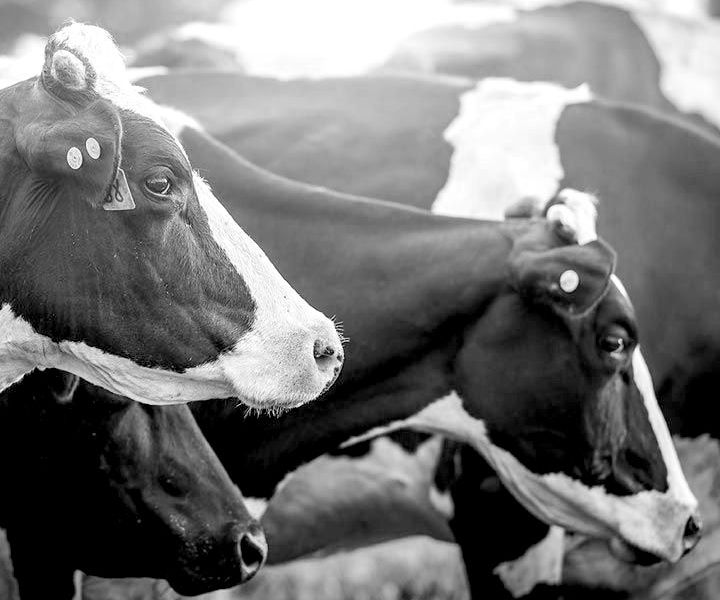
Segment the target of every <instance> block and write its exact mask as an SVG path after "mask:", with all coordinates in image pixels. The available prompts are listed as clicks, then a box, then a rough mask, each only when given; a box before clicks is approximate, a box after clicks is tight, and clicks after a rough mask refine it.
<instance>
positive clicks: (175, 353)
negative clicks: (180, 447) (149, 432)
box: [0, 23, 343, 410]
mask: <svg viewBox="0 0 720 600" xmlns="http://www.w3.org/2000/svg"><path fill="white" fill-rule="evenodd" d="M0 132H1V135H0V140H1V141H0V184H1V186H2V190H3V192H2V195H0V390H4V389H6V388H8V386H10V385H12V384H13V383H16V382H17V381H19V380H20V379H21V378H22V377H23V376H24V375H26V374H27V373H29V372H30V371H32V370H33V369H36V368H39V369H45V368H59V369H61V370H65V371H68V372H71V373H73V374H75V375H78V376H80V377H82V378H84V379H86V380H87V381H89V382H91V383H94V384H96V385H100V386H102V387H104V388H106V389H108V390H109V391H111V392H113V393H119V394H122V395H123V396H126V397H130V398H132V399H134V400H138V401H141V402H150V403H156V404H166V403H178V402H188V401H190V400H202V399H208V398H214V397H239V398H240V399H241V401H242V402H244V403H246V404H247V405H249V406H253V407H255V408H258V409H275V410H281V409H285V408H290V407H293V406H295V405H298V404H302V403H304V402H307V401H309V400H312V399H314V398H315V397H317V396H318V395H320V394H321V393H322V392H323V391H325V390H326V389H327V388H328V387H329V386H330V385H331V383H332V381H333V380H334V379H335V377H336V376H337V373H338V371H339V369H340V366H341V364H342V360H343V353H342V347H341V340H340V338H339V336H338V334H337V333H336V330H335V327H334V324H333V323H332V322H331V321H330V320H329V319H328V318H326V317H325V316H323V315H321V314H320V313H319V312H318V311H316V310H315V309H313V308H311V307H310V306H308V305H307V303H305V301H304V300H302V299H301V298H300V297H299V296H298V294H297V293H296V292H295V291H294V290H293V289H292V288H291V287H290V286H289V285H288V284H287V282H286V281H285V280H284V279H283V278H282V277H281V276H280V275H279V274H278V273H277V271H276V270H275V268H274V267H273V266H272V264H271V263H270V262H269V260H268V259H267V257H266V256H265V255H264V254H263V253H262V251H261V250H260V249H259V248H258V247H257V246H256V245H255V243H254V242H253V241H252V240H250V238H249V237H248V236H247V235H246V234H245V233H244V232H243V231H242V230H241V229H240V227H239V226H238V225H237V224H236V223H235V222H233V221H232V220H231V219H230V218H229V217H228V215H227V213H226V212H225V211H224V210H223V209H222V207H221V205H220V204H219V202H218V201H217V199H216V198H215V197H214V196H213V194H212V192H211V191H210V189H209V187H208V186H207V184H205V183H204V182H203V181H202V180H201V179H200V178H199V177H198V176H197V175H196V174H194V173H193V171H192V168H191V165H190V162H189V161H188V159H187V155H186V154H185V152H184V151H183V149H182V146H181V145H180V144H179V143H178V141H177V140H176V138H174V137H173V135H172V134H171V133H170V131H169V130H168V128H167V126H166V125H164V124H163V123H162V121H161V120H160V119H159V118H158V113H157V110H156V109H155V107H154V106H153V104H152V103H151V102H150V101H149V100H147V99H146V98H143V97H142V96H141V95H140V94H139V93H138V91H137V90H136V89H135V88H134V87H133V86H132V85H131V84H130V82H129V81H128V79H127V74H126V72H125V67H124V64H123V62H122V57H121V55H120V53H119V51H118V49H117V47H116V46H115V44H114V42H113V41H112V40H111V38H110V36H109V34H107V32H105V31H104V30H102V29H100V28H97V27H93V26H88V25H82V24H79V23H73V24H69V25H67V26H65V27H63V28H61V29H60V30H58V31H57V32H56V33H55V34H53V35H52V36H51V37H50V39H49V41H48V43H47V46H46V50H45V63H44V65H43V69H42V74H41V75H40V76H38V77H34V78H31V79H29V80H26V81H22V82H19V83H17V84H15V85H13V86H11V87H9V88H5V89H3V90H0Z"/></svg>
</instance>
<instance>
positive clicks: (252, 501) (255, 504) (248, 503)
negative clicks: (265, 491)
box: [243, 496, 268, 521]
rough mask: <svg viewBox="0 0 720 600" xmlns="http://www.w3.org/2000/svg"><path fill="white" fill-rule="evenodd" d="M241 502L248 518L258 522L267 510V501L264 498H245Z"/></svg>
mask: <svg viewBox="0 0 720 600" xmlns="http://www.w3.org/2000/svg"><path fill="white" fill-rule="evenodd" d="M243 500H244V502H245V508H247V511H248V512H249V513H250V516H251V517H252V518H253V519H257V520H258V521H259V520H260V519H262V517H263V515H264V514H265V511H266V510H267V508H268V501H267V500H266V499H265V498H248V497H247V496H245V498H243Z"/></svg>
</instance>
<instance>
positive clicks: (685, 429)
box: [144, 74, 720, 589]
mask: <svg viewBox="0 0 720 600" xmlns="http://www.w3.org/2000/svg"><path fill="white" fill-rule="evenodd" d="M198 80H200V81H201V85H198ZM193 81H194V84H193V87H192V88H191V87H190V86H188V85H186V83H185V78H184V77H183V76H175V75H169V76H166V77H162V78H155V79H154V80H153V79H149V80H147V81H145V82H144V85H147V86H148V87H149V88H150V90H151V92H152V94H153V95H154V96H155V97H156V98H158V99H159V100H161V101H171V98H172V101H173V102H174V104H175V105H176V106H181V107H182V108H184V109H186V110H188V111H189V112H191V113H192V114H193V115H194V116H195V117H196V118H197V119H198V120H199V121H201V122H202V123H203V124H204V125H205V126H207V128H208V129H209V130H210V131H211V132H212V133H213V134H215V135H217V136H219V137H220V138H222V139H224V140H225V141H226V142H228V143H230V144H231V145H232V146H234V147H235V148H236V149H237V150H239V151H240V152H242V153H243V154H245V155H246V156H249V157H250V158H251V159H252V160H254V161H256V162H258V163H259V164H261V165H264V166H266V167H269V168H271V169H273V170H275V171H277V172H279V173H281V174H284V175H286V176H291V177H292V176H295V177H298V176H302V177H303V178H304V179H305V180H306V181H309V182H310V183H312V184H315V185H327V186H332V187H337V188H339V189H342V190H344V191H348V192H351V193H357V194H366V195H376V196H377V195H384V196H385V197H390V198H391V199H393V200H395V201H399V202H404V203H408V204H413V205H415V206H418V207H421V208H431V207H432V206H433V203H437V205H439V206H440V207H442V205H443V204H444V202H445V201H444V200H443V198H451V197H455V198H456V199H458V200H462V199H464V198H467V199H469V202H467V206H463V207H461V208H459V209H458V211H459V212H460V211H465V210H467V209H468V208H478V205H479V203H480V201H481V200H482V199H483V198H487V199H489V200H491V202H488V203H486V204H484V205H483V206H482V208H481V209H480V210H481V212H480V213H479V214H480V215H485V216H491V217H494V218H499V217H502V215H503V211H504V209H505V207H507V206H509V205H510V204H512V203H514V202H516V201H517V200H518V199H521V198H523V197H525V196H528V195H533V194H539V195H540V197H541V198H545V199H547V198H549V197H551V196H552V195H553V194H554V193H555V191H556V190H557V189H558V188H559V187H560V186H562V185H574V186H576V187H587V188H589V189H593V190H594V191H596V192H598V193H599V195H600V197H601V198H603V204H602V209H601V211H600V215H599V216H600V230H601V231H603V232H604V233H605V234H606V235H607V236H608V238H609V239H610V240H612V242H613V244H614V246H615V247H616V248H617V249H618V252H619V255H620V266H619V272H620V274H621V276H622V278H623V280H624V281H625V282H626V283H627V284H628V287H629V289H630V290H631V291H633V299H634V302H635V304H636V306H637V310H638V315H639V316H638V318H639V320H640V324H641V327H642V330H643V332H645V341H644V343H643V347H644V350H645V353H646V354H648V356H649V363H650V367H651V369H652V370H653V373H654V378H655V380H656V381H657V382H658V384H659V385H658V391H659V395H660V400H661V402H662V404H663V407H664V410H665V412H666V413H667V414H668V416H669V417H670V424H671V427H672V428H673V429H674V430H675V431H676V432H678V433H681V434H683V435H686V436H695V435H698V434H699V433H702V432H704V431H710V432H711V433H714V434H715V435H716V436H717V435H718V431H717V430H716V429H715V425H716V423H717V419H712V418H708V411H711V410H712V409H711V407H710V406H709V405H708V404H707V403H705V402H704V401H703V398H705V395H706V393H707V391H708V390H709V389H711V387H712V382H713V381H714V380H717V374H715V373H714V364H715V363H716V362H717V361H716V359H715V357H716V356H717V352H718V350H717V348H718V340H719V339H720V338H718V335H717V334H718V331H717V324H714V323H713V320H712V312H711V311H708V310H707V309H706V307H708V306H711V305H712V303H713V301H714V298H715V296H714V291H713V290H715V289H717V286H718V284H717V281H716V280H715V277H716V276H715V274H716V273H717V272H719V271H718V267H719V266H720V265H718V264H717V261H718V256H719V254H718V252H716V251H715V250H714V249H713V244H714V241H713V240H714V239H715V238H714V233H713V232H714V229H715V228H716V225H715V224H716V223H717V222H718V220H717V216H714V212H713V211H714V204H713V200H712V199H713V197H714V196H715V195H716V193H715V192H713V190H717V189H718V188H719V187H720V181H716V180H715V179H716V178H714V176H713V172H714V171H713V169H712V167H711V165H713V164H716V163H717V161H718V158H720V147H719V146H718V143H717V141H715V139H714V138H713V137H712V136H710V135H708V134H707V133H706V132H705V131H702V130H699V129H698V128H696V127H693V126H691V125H687V124H685V123H680V122H678V121H677V120H675V119H672V118H668V117H666V116H662V115H660V114H658V113H656V112H653V111H652V110H648V109H643V108H641V107H637V106H635V107H632V106H628V105H624V104H622V103H614V102H608V101H603V100H599V99H593V98H592V97H591V95H590V94H589V93H587V92H586V91H584V90H582V89H580V90H575V91H566V92H563V91H562V90H561V89H560V88H558V87H557V86H552V85H545V84H543V85H540V84H534V85H530V84H520V83H512V82H508V81H504V80H487V81H485V82H483V83H481V84H479V85H478V86H477V89H476V90H474V92H475V93H473V86H472V84H469V83H463V82H459V81H448V80H445V81H437V80H427V79H416V78H407V77H388V76H382V77H368V78H356V79H352V80H324V81H323V80H317V81H312V82H308V81H296V82H283V83H280V82H276V81H273V80H269V79H258V78H249V77H228V76H224V75H218V74H205V75H201V74H197V75H196V76H195V79H194V80H193ZM463 94H464V96H463ZM461 97H462V98H463V114H461V115H458V114H457V113H458V104H459V102H460V98H461ZM240 98H242V102H241V101H240V100H239V99H240ZM474 100H479V101H480V102H478V103H473V101H474ZM483 100H484V101H483ZM350 107H352V109H351V110H350ZM466 109H469V110H466ZM261 111H262V112H261ZM482 115H484V116H485V118H484V119H483V118H481V116H482ZM533 115H534V117H535V119H534V120H533ZM463 117H465V118H463ZM453 121H454V125H453V127H452V128H448V125H450V123H452V122H453ZM495 124H499V125H497V126H496V125H495ZM483 128H484V129H483ZM468 130H472V133H471V134H470V135H471V136H472V139H467V138H465V139H463V134H464V132H467V131H468ZM446 131H447V134H446V135H447V136H448V138H449V139H450V140H451V143H452V144H454V145H457V146H456V149H455V152H454V154H453V148H452V146H450V145H449V144H447V142H446V141H445V140H444V139H443V133H444V132H446ZM476 135H477V137H475V136H476ZM503 135H504V136H505V137H504V138H503V137H501V136H503ZM530 136H533V137H530ZM628 140H632V143H628ZM461 143H463V144H462V145H463V147H462V148H461V147H460V145H461ZM493 146H495V150H494V151H493ZM528 148H529V150H528ZM458 150H460V152H459V151H458ZM463 152H464V153H465V154H463ZM513 161H515V163H516V164H514V163H513ZM341 165H345V166H346V167H347V170H343V168H344V167H342V166H341ZM485 165H492V167H493V168H492V169H488V168H487V167H486V166H485ZM463 168H464V172H465V174H466V175H467V177H466V178H464V177H463V176H462V170H463ZM458 169H460V171H458ZM300 174H302V175H300ZM440 192H442V193H440ZM474 199H477V200H478V203H477V204H474V202H473V201H474ZM616 199H618V200H617V201H616ZM619 199H625V200H619ZM627 199H632V201H628V200H627ZM451 204H452V203H451V202H450V203H447V204H445V207H446V209H447V208H448V207H449V206H450V205H451ZM671 223H672V224H678V223H682V225H681V226H678V227H672V228H670V227H669V224H671ZM690 231H692V232H693V235H689V234H688V232H690ZM676 252H677V253H679V254H680V255H682V256H683V257H684V260H683V261H677V260H676V259H675V258H674V256H675V253H676ZM647 256H653V257H655V259H654V260H655V264H656V265H658V266H657V267H656V268H654V269H653V270H652V272H649V271H648V268H647V264H646V263H645V261H644V260H643V257H647ZM713 265H714V266H713ZM659 297H662V298H666V299H667V301H666V302H663V303H661V304H658V303H657V302H656V299H657V298H659ZM676 307H682V310H681V311H679V310H677V308H676ZM670 348H673V349H679V350H680V353H679V354H678V355H676V356H674V357H670V355H669V350H670ZM468 460H471V461H472V462H471V463H470V464H469V465H466V469H465V472H472V473H473V474H474V476H473V478H470V480H469V483H468V484H467V486H465V487H468V488H469V487H470V486H473V485H474V484H473V479H478V478H479V477H480V476H479V474H478V473H477V468H478V465H477V464H476V463H477V460H476V459H474V458H473V459H470V458H468ZM483 472H487V469H486V468H483ZM490 475H491V474H490V473H488V476H490ZM474 489H475V492H474V496H472V495H471V496H467V494H468V493H469V491H470V490H465V491H464V492H462V493H460V494H459V495H460V496H462V495H465V496H466V497H467V498H468V500H467V502H466V503H465V505H466V506H467V511H468V512H471V513H472V516H471V517H467V518H470V519H475V518H476V517H477V515H476V511H475V510H474V507H475V506H477V503H478V502H479V501H481V500H482V499H483V498H485V499H486V500H484V501H488V500H487V499H488V498H490V495H489V494H488V493H487V489H492V485H490V486H489V488H486V489H483V488H481V486H475V488H474ZM473 498H474V500H473ZM493 505H495V506H501V507H504V508H505V509H506V510H509V508H508V507H511V506H512V503H511V502H509V499H508V498H505V499H504V500H502V499H500V498H497V501H496V502H493ZM517 508H518V510H515V511H514V512H513V515H514V516H510V514H509V513H508V519H509V520H512V519H517V520H520V521H523V522H524V521H525V520H526V517H524V516H523V512H522V510H521V507H517ZM458 512H459V514H462V512H463V509H462V508H461V509H460V510H459V511H458ZM467 518H466V520H467ZM471 522H472V520H471ZM504 522H505V521H501V520H500V521H499V520H493V522H492V525H498V526H500V527H502V524H503V523H504ZM526 529H527V531H528V532H531V539H532V541H539V540H540V538H541V537H542V535H544V532H546V531H547V529H546V528H543V527H538V526H533V527H531V526H530V525H528V526H527V528H526ZM456 530H457V531H460V532H465V533H463V534H462V535H466V536H467V537H468V538H471V537H472V532H473V531H474V529H473V527H470V526H467V524H465V526H463V519H462V518H458V525H457V527H456ZM533 532H534V533H533ZM495 537H496V538H497V537H499V534H498V535H496V536H495ZM480 546H481V544H477V543H475V540H474V539H468V540H467V544H466V548H465V549H464V550H465V552H466V554H468V553H469V552H471V551H472V552H475V553H480V554H481V555H482V556H484V558H483V560H482V565H483V566H482V567H478V566H476V568H470V569H469V571H470V572H471V573H481V572H486V571H488V570H492V567H494V566H495V564H497V560H496V559H497V558H498V554H497V553H494V552H493V550H494V549H492V548H490V549H488V548H487V547H484V548H483V547H480ZM472 547H474V548H475V550H471V548H472ZM526 547H527V545H525V548H526ZM523 551H524V548H523V547H522V546H520V547H519V548H518V547H517V546H515V547H514V548H508V549H507V551H506V554H505V555H504V556H503V555H502V553H500V555H499V556H500V560H509V559H511V558H517V557H519V556H520V555H521V554H522V553H523ZM480 558H481V557H477V560H480ZM492 561H495V562H494V563H493V562H492ZM477 586H478V587H479V588H484V589H488V588H487V586H488V582H487V580H486V578H483V579H482V580H481V581H479V582H478V583H477Z"/></svg>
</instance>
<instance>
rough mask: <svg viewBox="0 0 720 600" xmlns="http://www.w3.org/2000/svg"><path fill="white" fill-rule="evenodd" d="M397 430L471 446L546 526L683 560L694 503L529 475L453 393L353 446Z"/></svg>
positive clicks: (671, 495)
mask: <svg viewBox="0 0 720 600" xmlns="http://www.w3.org/2000/svg"><path fill="white" fill-rule="evenodd" d="M397 429H417V430H420V431H427V432H430V433H439V434H441V435H445V436H447V437H450V438H453V439H457V440H460V441H462V442H465V443H467V444H469V445H471V446H472V447H473V448H475V449H476V450H477V451H478V452H479V453H480V455H481V456H482V457H483V458H484V459H485V460H486V461H487V462H488V464H489V465H490V466H491V467H492V468H493V470H494V471H495V472H496V473H497V474H498V476H499V477H500V479H501V480H502V482H503V484H504V485H505V487H507V488H508V490H509V491H510V492H511V493H512V494H513V496H515V498H516V499H517V500H518V502H520V503H521V504H522V505H523V506H524V507H525V508H526V509H527V510H528V511H529V512H530V513H532V514H533V515H535V517H537V518H538V519H540V520H541V521H543V522H545V523H548V524H549V525H558V526H560V527H564V528H566V529H569V530H571V531H575V532H578V533H583V534H585V535H589V536H592V537H600V538H605V539H611V538H614V537H620V538H621V539H622V540H623V541H626V542H627V543H629V544H632V545H634V546H637V547H638V548H641V549H643V550H646V551H648V552H651V553H653V554H655V555H657V556H660V557H662V558H664V559H666V560H669V561H673V562H674V561H677V560H678V559H679V558H680V557H681V556H682V553H683V550H684V548H683V534H684V531H685V524H686V523H687V521H688V519H689V517H690V516H691V515H692V514H693V513H694V512H695V509H696V507H697V502H696V501H695V502H692V501H691V500H690V499H688V498H680V497H678V496H677V495H676V494H674V493H670V492H669V491H668V492H667V493H662V492H659V491H657V490H649V491H642V492H639V493H637V494H633V495H630V496H614V495H611V494H608V492H606V491H605V489H604V488H602V487H601V486H594V487H588V486H587V485H585V484H583V483H582V482H580V481H578V480H575V479H572V478H571V477H569V476H567V475H565V474H563V473H551V474H546V475H538V474H537V473H533V472H532V471H530V470H528V469H527V467H525V466H524V465H523V464H522V463H520V462H519V461H518V460H517V459H516V458H515V457H514V456H513V455H512V454H510V453H509V452H508V451H507V450H504V449H503V448H500V447H498V446H495V445H494V444H493V443H492V442H491V441H490V439H489V437H488V435H487V430H486V428H485V424H484V422H483V421H482V420H480V419H476V418H474V417H471V416H470V415H469V414H468V413H467V412H466V411H465V409H464V408H463V406H462V400H461V399H460V398H459V397H458V396H457V394H455V393H452V394H449V395H448V396H445V397H444V398H441V399H440V400H437V401H435V402H434V403H432V404H430V405H429V406H427V407H426V408H424V409H423V410H422V411H420V412H419V413H417V414H415V415H413V416H412V417H410V418H408V419H405V420H403V421H395V422H393V423H391V424H389V425H387V426H385V427H378V428H376V429H374V430H372V431H370V432H368V433H367V434H365V435H363V436H359V437H358V438H354V440H353V442H357V441H361V440H363V439H368V438H369V437H374V436H377V435H382V434H383V433H387V432H390V431H395V430H397ZM693 500H694V498H693Z"/></svg>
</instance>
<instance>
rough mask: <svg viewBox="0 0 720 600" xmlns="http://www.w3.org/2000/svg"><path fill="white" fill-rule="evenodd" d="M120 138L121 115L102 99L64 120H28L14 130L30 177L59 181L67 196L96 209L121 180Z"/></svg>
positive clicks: (106, 201) (111, 194)
mask: <svg viewBox="0 0 720 600" xmlns="http://www.w3.org/2000/svg"><path fill="white" fill-rule="evenodd" d="M121 139H122V127H121V123H120V118H119V116H118V114H117V112H116V110H115V109H114V108H113V107H112V106H111V105H110V104H109V102H107V101H105V100H96V101H95V102H93V103H92V104H90V105H89V106H88V107H87V108H85V109H83V110H80V111H78V112H77V113H75V114H73V115H72V116H67V117H66V118H64V119H58V120H52V121H50V120H42V121H32V122H31V123H29V124H27V125H24V126H21V127H19V128H18V129H17V130H16V133H15V142H16V145H17V148H18V151H19V152H20V155H21V156H22V157H23V158H24V160H25V162H26V163H27V164H28V166H29V167H30V169H31V171H32V172H33V174H34V175H35V176H37V177H39V178H42V179H47V180H52V181H53V182H58V184H59V189H60V191H61V192H62V193H64V195H65V197H66V198H68V199H74V198H78V199H80V200H83V201H85V202H87V203H88V204H90V205H91V206H93V207H96V208H97V207H100V206H103V205H105V204H106V203H108V202H109V201H110V200H112V199H113V198H114V197H115V196H116V194H113V193H111V192H112V191H113V190H114V189H115V188H116V187H118V184H119V183H122V182H121V181H120V180H122V181H124V175H123V172H122V170H121V169H120V168H119V164H120V158H121V157H120V150H121ZM124 187H125V188H126V189H127V184H125V186H124ZM127 193H129V189H127Z"/></svg>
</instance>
